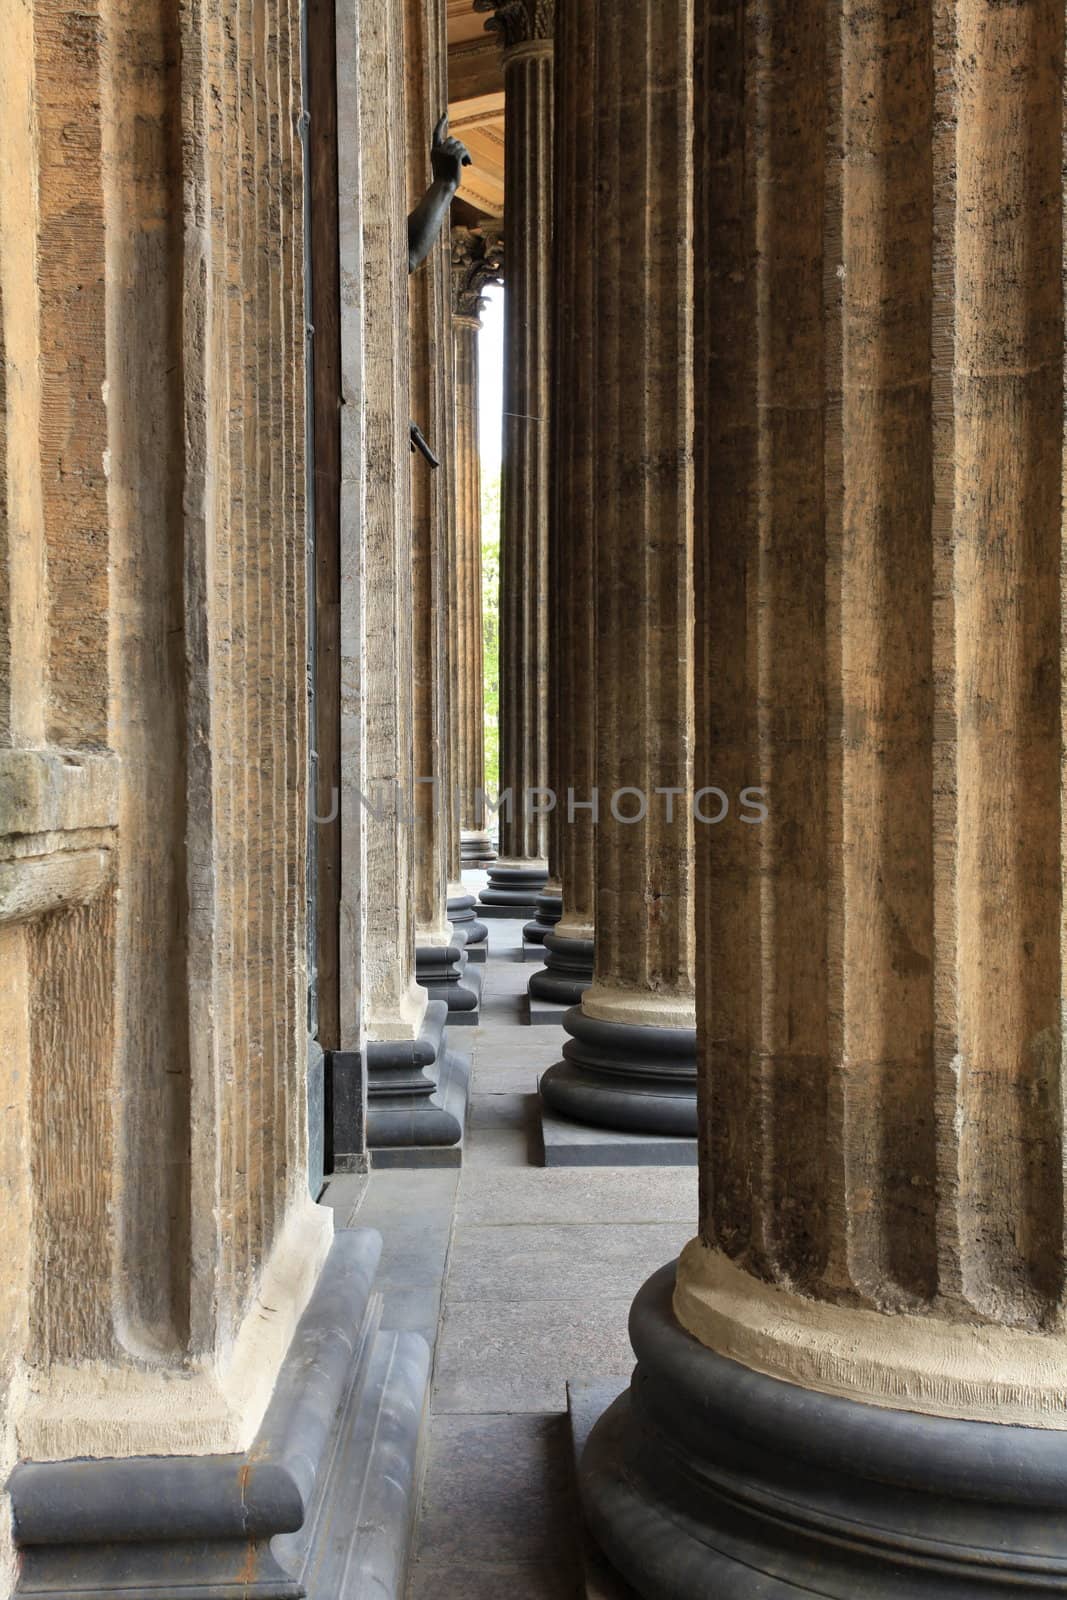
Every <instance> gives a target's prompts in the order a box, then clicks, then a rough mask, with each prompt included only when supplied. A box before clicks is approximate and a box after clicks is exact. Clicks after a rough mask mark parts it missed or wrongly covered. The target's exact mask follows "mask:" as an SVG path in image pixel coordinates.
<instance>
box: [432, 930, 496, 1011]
mask: <svg viewBox="0 0 1067 1600" xmlns="http://www.w3.org/2000/svg"><path fill="white" fill-rule="evenodd" d="M468 963H469V958H468V956H467V940H466V935H465V933H464V931H463V929H462V928H456V929H454V930H453V937H452V943H451V944H448V945H417V946H416V948H415V982H416V983H417V984H418V985H419V986H420V988H423V989H425V990H426V993H427V994H428V995H429V997H430V999H431V1000H443V1001H444V1003H445V1005H446V1006H447V1007H448V1020H449V1022H461V1021H462V1022H469V1023H471V1024H473V1025H475V1026H476V1025H477V1022H478V1008H479V1006H480V1005H481V999H482V974H481V972H479V971H478V970H477V969H476V968H472V967H469V964H468Z"/></svg>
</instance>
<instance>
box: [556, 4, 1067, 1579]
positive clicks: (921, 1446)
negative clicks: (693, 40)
mask: <svg viewBox="0 0 1067 1600" xmlns="http://www.w3.org/2000/svg"><path fill="white" fill-rule="evenodd" d="M699 12H700V17H701V29H700V34H701V45H702V50H701V52H700V55H699V57H698V63H699V65H698V92H697V103H698V104H699V105H700V106H701V107H702V108H703V112H704V116H705V118H706V121H705V124H704V127H703V128H702V129H701V131H700V133H699V134H698V137H697V140H696V149H697V151H698V152H701V154H702V160H703V163H704V166H703V171H702V174H701V186H700V192H699V204H698V210H697V223H698V231H697V260H698V262H699V263H700V268H701V270H700V282H699V296H698V331H697V351H698V367H697V370H698V373H699V382H698V392H699V396H700V407H699V409H700V418H699V427H698V441H699V461H700V474H699V491H698V507H699V513H698V516H699V540H698V547H699V562H698V579H697V596H698V602H699V616H698V640H699V668H698V684H699V697H700V705H701V711H700V715H699V716H698V720H697V727H698V730H699V738H700V740H701V748H700V751H699V757H700V760H701V764H702V765H703V766H704V767H705V770H706V771H711V770H713V771H714V776H715V778H716V780H717V781H718V782H719V783H721V785H722V787H723V788H724V789H727V790H731V789H732V788H733V786H734V785H736V784H739V783H753V784H759V785H764V784H765V785H766V786H767V794H766V802H765V803H766V808H767V817H766V820H765V821H764V822H763V823H762V825H761V826H758V827H746V826H744V824H743V821H742V820H741V819H740V818H739V817H735V816H734V815H731V817H730V818H729V819H728V820H727V822H726V823H724V825H723V827H722V828H720V829H715V830H711V829H709V830H707V831H706V833H702V838H701V852H700V857H699V879H698V905H699V920H698V929H699V935H698V948H699V956H700V962H699V966H698V971H699V973H700V975H701V992H700V1007H701V1041H702V1048H701V1074H702V1091H703V1100H702V1123H703V1157H702V1160H703V1169H704V1170H703V1180H704V1181H703V1183H702V1203H701V1216H700V1233H699V1237H698V1238H696V1239H694V1240H693V1242H692V1243H691V1244H690V1245H689V1246H688V1247H687V1248H686V1250H685V1252H684V1253H683V1255H682V1258H681V1261H680V1263H679V1264H678V1268H677V1275H675V1269H674V1268H673V1267H671V1268H668V1269H664V1271H663V1272H661V1273H660V1274H658V1275H657V1276H656V1277H655V1278H653V1279H652V1280H651V1281H650V1283H649V1284H648V1285H647V1286H646V1287H645V1289H644V1290H642V1292H641V1294H640V1295H639V1297H638V1300H637V1302H636V1304H635V1307H634V1310H633V1313H632V1317H631V1329H632V1333H633V1339H634V1344H635V1348H636V1351H637V1355H638V1368H637V1373H636V1376H635V1379H634V1383H633V1385H632V1386H631V1389H630V1391H629V1394H628V1396H626V1397H624V1398H623V1399H622V1400H621V1401H620V1402H619V1403H618V1404H617V1406H616V1407H614V1408H613V1409H612V1411H610V1412H609V1413H608V1415H607V1416H606V1417H605V1418H604V1419H603V1420H602V1421H601V1423H600V1424H599V1425H598V1428H597V1430H596V1431H595V1433H594V1435H593V1438H592V1441H591V1443H590V1446H589V1447H588V1449H587V1452H586V1455H585V1460H584V1465H583V1480H584V1493H585V1497H586V1504H587V1508H588V1511H589V1514H590V1516H591V1518H592V1521H593V1525H594V1527H595V1528H596V1530H597V1532H598V1534H599V1536H600V1537H601V1539H602V1540H603V1542H604V1544H605V1545H606V1547H607V1549H608V1551H609V1553H610V1554H611V1556H612V1558H613V1560H614V1561H615V1562H616V1563H617V1564H618V1565H619V1566H620V1567H622V1568H623V1569H624V1570H625V1571H626V1572H627V1574H628V1575H629V1576H630V1577H631V1579H632V1581H633V1583H634V1584H635V1586H636V1588H637V1590H638V1592H639V1593H641V1594H644V1595H648V1596H652V1595H657V1596H658V1595H662V1594H665V1593H669V1594H671V1595H673V1596H679V1597H687V1596H693V1597H695V1596H697V1595H705V1594H708V1593H711V1592H714V1593H723V1594H727V1593H728V1594H731V1595H736V1596H738V1597H744V1596H748V1595H751V1596H756V1595H767V1594H769V1593H773V1594H775V1595H781V1596H782V1597H783V1600H785V1597H787V1596H790V1595H797V1596H798V1597H799V1596H800V1595H804V1596H810V1595H813V1594H814V1595H825V1596H834V1597H845V1596H857V1595H860V1596H872V1597H873V1596H876V1597H878V1600H898V1597H899V1600H904V1597H907V1600H914V1597H916V1596H918V1597H925V1596H935V1595H936V1596H950V1595H951V1596H956V1595H959V1596H968V1597H970V1596H980V1595H993V1594H996V1595H1000V1594H1007V1593H1009V1592H1010V1593H1011V1594H1012V1595H1017V1594H1023V1595H1028V1596H1031V1595H1032V1596H1036V1595H1038V1594H1045V1593H1052V1592H1063V1591H1064V1590H1065V1589H1067V1533H1065V1528H1067V1523H1065V1520H1064V1515H1063V1509H1064V1502H1065V1496H1067V1411H1065V1409H1064V1405H1063V1394H1064V1391H1065V1386H1067V1347H1065V1345H1064V1341H1063V1334H1062V1329H1063V1324H1064V1312H1065V1288H1064V1285H1065V1259H1064V1229H1063V1210H1064V1180H1063V1151H1064V1112H1063V1098H1062V1093H1061V1082H1062V1061H1061V1054H1062V1008H1063V991H1064V983H1063V954H1062V948H1063V947H1062V910H1063V889H1062V884H1063V851H1064V845H1063V831H1062V828H1063V801H1062V769H1061V751H1062V740H1063V732H1062V717H1063V695H1062V682H1063V678H1062V672H1063V664H1064V645H1063V638H1064V635H1063V631H1062V628H1063V616H1064V603H1063V591H1062V585H1061V569H1060V557H1061V548H1062V539H1063V508H1062V499H1061V467H1062V461H1061V453H1062V439H1063V423H1064V395H1063V371H1062V357H1063V323H1064V315H1063V312H1064V306H1063V282H1062V278H1061V274H1060V263H1061V253H1062V238H1063V184H1062V175H1061V170H1060V150H1061V141H1062V134H1063V121H1064V116H1063V61H1064V55H1063V43H1064V40H1063V34H1064V18H1063V13H1062V9H1058V8H1055V7H1052V6H1037V7H1027V8H1018V7H1010V6H1009V7H1005V6H1003V5H999V4H996V3H992V0H960V3H958V4H957V5H955V6H954V7H953V8H952V9H951V11H950V12H949V11H946V10H944V9H943V8H936V7H934V6H932V5H930V4H927V3H918V0H917V3H914V4H909V5H906V6H904V7H901V6H898V5H896V4H889V3H886V0H879V3H876V4H873V5H868V6H864V7H856V8H850V10H849V12H848V13H847V16H846V26H845V27H844V29H843V30H841V31H840V32H839V31H837V29H836V28H834V29H832V30H831V29H830V28H829V20H830V19H829V18H828V15H827V13H826V11H825V8H821V7H819V6H818V5H815V4H808V3H806V0H805V3H803V4H800V5H798V6H796V7H792V8H789V9H781V10H776V11H775V12H774V13H773V15H770V14H768V13H767V12H766V11H765V10H764V8H763V7H762V5H756V4H752V5H749V4H744V3H738V4H732V5H730V6H729V7H727V8H723V7H721V6H712V5H710V4H708V5H704V4H702V5H701V6H700V7H699ZM712 760H713V761H714V769H712V768H711V762H712ZM668 1441H669V1444H668ZM668 1457H669V1464H668Z"/></svg>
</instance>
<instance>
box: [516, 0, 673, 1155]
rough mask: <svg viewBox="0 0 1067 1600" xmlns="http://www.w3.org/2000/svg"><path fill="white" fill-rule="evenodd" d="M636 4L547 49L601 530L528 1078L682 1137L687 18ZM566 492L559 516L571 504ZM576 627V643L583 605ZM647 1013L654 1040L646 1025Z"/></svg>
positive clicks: (601, 16) (588, 504)
mask: <svg viewBox="0 0 1067 1600" xmlns="http://www.w3.org/2000/svg"><path fill="white" fill-rule="evenodd" d="M640 15H641V28H642V29H643V30H644V32H643V33H642V37H644V38H646V46H645V48H643V49H641V50H639V51H635V50H634V48H633V31H634V27H635V22H636V14H631V13H630V12H627V13H626V14H625V15H623V13H621V12H619V11H611V10H610V9H609V8H605V7H598V5H597V4H596V3H595V0H588V3H587V4H581V5H576V6H575V7H574V8H573V14H570V15H569V16H568V27H569V29H570V30H571V33H570V37H571V38H572V40H578V39H579V38H587V39H588V38H592V40H594V41H595V43H593V44H589V43H588V42H587V43H586V44H585V45H584V47H579V48H578V49H577V50H576V51H575V52H574V53H573V55H571V56H567V57H563V56H561V58H560V61H559V73H560V106H561V108H562V109H563V111H564V112H565V114H566V115H568V116H569V118H571V119H572V125H571V126H570V127H569V129H568V144H567V146H566V147H565V149H566V156H565V161H566V164H567V165H568V168H569V167H570V163H571V162H572V161H574V160H576V159H579V160H580V163H581V171H582V172H583V174H584V176H585V178H586V182H587V184H588V186H589V188H590V189H591V191H592V193H593V194H594V195H595V196H596V201H595V205H593V209H592V215H591V219H590V220H591V230H592V239H591V244H590V247H589V252H588V253H589V254H590V256H591V257H592V263H593V265H592V269H591V279H592V281H591V284H590V281H589V279H588V278H585V277H583V275H582V273H583V271H584V269H583V268H582V266H581V264H580V262H579V261H578V258H577V253H576V252H575V253H572V254H571V255H570V256H569V258H568V257H566V255H565V252H564V251H563V247H562V244H559V245H558V248H559V250H560V255H561V270H563V271H564V272H565V273H567V274H568V283H567V289H568V291H571V289H572V282H571V279H573V280H575V281H574V283H573V292H574V294H575V295H576V298H577V302H578V307H579V311H581V310H582V309H585V308H586V307H587V308H588V318H587V320H588V321H589V322H590V323H591V327H592V333H591V334H590V335H589V339H590V342H591V350H592V356H593V360H592V365H591V373H592V376H591V377H590V378H589V379H588V384H589V385H590V386H591V387H589V388H587V389H586V390H585V391H582V390H581V389H580V388H579V389H578V390H577V392H576V390H575V387H574V384H573V383H572V385H571V401H572V403H573V402H574V401H575V399H576V393H577V397H578V398H579V400H580V402H581V403H584V404H585V406H586V408H587V412H591V415H588V414H587V415H585V416H583V417H581V418H580V422H581V424H588V423H590V422H591V424H592V431H591V434H590V435H588V437H589V439H590V442H591V445H592V465H591V466H590V467H589V468H588V469H587V468H586V465H585V463H584V461H582V460H581V459H580V458H579V459H577V460H575V459H574V458H575V456H577V453H578V451H579V449H580V446H579V445H578V444H577V443H575V441H574V438H573V437H571V439H570V442H569V444H568V445H567V446H566V448H565V449H564V447H563V446H562V430H561V435H560V442H561V450H563V463H562V464H563V465H564V469H565V472H566V475H567V482H568V484H569V482H570V481H571V476H572V475H576V479H577V493H578V513H577V514H578V516H579V518H580V517H581V516H582V515H583V511H584V514H585V515H586V517H587V518H589V517H591V518H592V520H593V526H594V529H595V540H594V542H595V555H594V559H593V561H592V579H593V581H594V582H595V605H594V607H593V609H594V611H595V674H594V676H595V697H596V701H595V713H591V712H586V714H585V718H584V720H583V725H582V727H581V728H580V731H579V734H578V736H577V737H576V738H575V740H574V742H573V743H572V744H571V745H570V748H569V750H568V755H567V760H568V763H569V764H570V766H571V769H572V770H573V769H574V766H575V764H577V767H578V769H579V771H580V770H581V769H582V768H583V766H585V765H586V764H587V763H588V757H589V741H590V739H591V738H592V735H593V728H594V717H595V757H596V764H595V779H596V788H597V790H598V792H599V793H598V812H597V817H596V826H595V828H593V829H591V830H590V831H591V832H592V833H593V834H594V837H595V862H596V886H595V902H596V903H595V924H596V945H595V959H594V972H593V982H592V985H591V986H589V987H586V988H585V989H584V992H583V993H582V995H581V1001H580V1007H581V1009H580V1013H578V1012H577V1011H576V1012H575V1013H574V1026H573V1027H572V1028H570V1029H569V1031H571V1032H572V1033H573V1034H574V1038H573V1039H572V1041H571V1043H569V1044H568V1045H567V1047H566V1049H565V1052H564V1054H565V1056H566V1057H567V1060H566V1061H565V1062H561V1063H560V1064H559V1065H558V1066H556V1067H553V1068H551V1069H550V1070H549V1071H548V1072H547V1073H546V1074H545V1077H544V1079H543V1080H542V1085H541V1092H542V1094H543V1096H544V1098H545V1101H546V1104H547V1105H548V1106H550V1107H551V1109H552V1110H554V1111H556V1112H559V1113H560V1114H561V1115H563V1116H572V1117H578V1118H580V1119H581V1120H582V1121H586V1122H591V1123H595V1122H597V1121H598V1120H599V1121H601V1122H602V1125H604V1126H607V1127H613V1128H624V1129H626V1130H628V1131H633V1132H640V1131H647V1132H650V1133H664V1132H667V1133H676V1134H685V1135H687V1136H692V1135H695V1132H696V1067H695V1053H696V1038H695V1022H696V1015H695V989H694V913H693V905H692V884H691V872H692V857H693V817H692V811H691V808H690V805H689V803H688V802H689V798H690V780H691V773H692V726H693V664H692V651H691V648H690V639H691V631H692V615H693V611H692V519H693V506H692V496H693V473H692V425H693V413H692V347H691V340H692V328H691V297H692V260H691V254H690V249H689V239H690V236H691V226H692V196H691V192H690V191H691V181H692V152H691V135H692V86H691V67H690V62H689V58H688V55H687V53H686V52H687V46H688V40H689V36H690V32H691V22H690V21H689V20H688V12H687V11H686V8H685V5H684V3H683V4H678V5H672V6H668V7H667V8H666V9H664V8H662V7H654V8H653V7H651V6H642V7H641V8H640ZM572 75H573V81H571V79H572ZM590 82H592V83H593V84H594V85H595V90H594V92H593V93H592V94H590V91H589V85H590ZM590 101H591V102H592V105H593V108H594V109H593V111H592V113H590V112H589V111H588V110H587V109H586V107H587V105H588V104H589V102H590ZM635 128H641V129H642V130H643V133H642V135H641V137H640V138H638V139H634V138H633V134H632V130H633V129H635ZM586 152H589V153H588V154H587V153H586ZM621 172H625V173H626V175H627V176H626V181H625V182H621V181H620V180H619V174H620V173H621ZM572 181H573V179H572ZM653 190H654V192H655V203H654V204H652V203H651V201H650V196H651V195H652V193H653ZM561 210H562V203H561ZM583 293H584V295H585V296H586V300H585V302H584V305H583ZM561 314H562V313H561ZM638 329H640V330H641V333H640V336H638V334H637V331H636V330H638ZM594 397H595V400H594ZM594 404H595V409H594ZM572 420H573V423H574V425H573V426H572V427H571V428H570V429H569V430H568V432H569V434H570V435H572V436H573V435H575V434H577V433H578V432H579V431H580V426H579V419H577V418H575V419H572ZM586 470H588V472H589V474H590V477H589V480H588V487H586V479H585V477H584V476H583V474H584V473H585V472H586ZM563 492H564V491H563V490H562V489H561V491H560V493H561V499H560V502H559V509H558V512H557V515H558V516H563V515H565V514H569V506H567V507H565V502H563V500H562V495H563ZM561 538H562V533H561ZM585 538H586V541H587V542H588V540H589V531H588V525H587V526H586V530H585ZM581 540H582V533H581V531H579V534H578V547H579V555H578V564H579V585H581V584H582V583H583V582H584V583H586V584H588V583H589V582H590V575H589V574H588V573H587V572H583V570H582V561H583V551H582V545H581ZM584 556H585V558H586V559H588V557H589V551H588V550H586V551H585V552H584ZM561 561H562V556H561ZM561 580H562V574H561ZM571 624H572V627H573V628H574V629H575V630H576V632H577V653H578V655H579V656H580V655H581V651H582V629H583V627H584V628H588V627H589V626H590V624H589V621H588V617H586V618H584V619H579V618H577V617H573V616H572V618H571ZM569 631H570V630H568V632H569ZM561 715H562V708H561ZM666 791H671V793H670V794H667V793H666ZM576 798H579V797H577V796H576ZM580 798H581V799H582V800H588V799H590V798H592V797H591V796H588V795H582V796H581V797H580ZM575 869H577V870H578V872H579V878H577V879H576V880H575V881H576V884H577V883H578V882H580V881H581V879H580V874H581V871H582V864H581V863H580V862H579V861H578V860H577V859H576V858H575V857H574V856H573V855H572V857H571V870H572V873H573V872H574V870H575ZM586 886H587V880H586ZM578 892H579V894H580V893H581V890H580V889H579V890H578ZM563 926H564V925H563V924H562V923H561V927H563ZM657 1029H658V1030H661V1031H662V1033H663V1045H662V1048H658V1047H656V1046H655V1045H652V1044H650V1043H649V1041H650V1039H651V1037H652V1035H653V1033H654V1032H655V1030H657ZM592 1036H595V1038H592ZM684 1036H687V1037H688V1038H689V1040H690V1041H691V1048H690V1049H689V1052H688V1055H689V1059H688V1060H687V1061H686V1062H684V1063H683V1061H682V1060H681V1057H680V1054H679V1045H680V1041H681V1040H682V1039H683V1037H684ZM591 1038H592V1042H591ZM613 1041H614V1042H613ZM598 1107H599V1110H598Z"/></svg>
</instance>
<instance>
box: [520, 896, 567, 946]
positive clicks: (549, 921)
mask: <svg viewBox="0 0 1067 1600" xmlns="http://www.w3.org/2000/svg"><path fill="white" fill-rule="evenodd" d="M536 905H537V915H536V916H535V917H534V919H533V921H532V922H528V923H527V924H526V926H525V928H523V930H522V936H523V938H524V939H528V940H529V941H530V943H531V944H544V942H545V939H546V938H547V937H548V935H549V934H550V933H551V932H552V929H553V928H554V927H555V926H556V923H557V922H558V921H559V919H560V917H562V915H563V896H562V894H556V893H555V892H554V891H553V890H551V889H542V890H541V893H540V894H539V895H538V896H537V900H536Z"/></svg>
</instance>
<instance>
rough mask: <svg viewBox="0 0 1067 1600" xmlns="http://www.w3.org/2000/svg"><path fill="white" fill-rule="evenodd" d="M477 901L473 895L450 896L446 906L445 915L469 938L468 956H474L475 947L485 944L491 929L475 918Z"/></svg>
mask: <svg viewBox="0 0 1067 1600" xmlns="http://www.w3.org/2000/svg"><path fill="white" fill-rule="evenodd" d="M477 905H478V902H477V900H476V899H475V897H474V895H472V894H456V895H450V896H449V898H448V900H447V902H446V904H445V915H446V916H447V918H448V920H449V922H450V923H451V924H452V926H453V927H454V928H462V929H463V932H464V933H465V934H466V937H467V954H468V955H469V956H473V955H474V946H476V945H480V944H484V943H485V941H486V940H487V939H488V937H489V929H488V928H487V927H486V925H485V923H484V922H479V921H478V919H477V917H476V916H475V909H476V907H477Z"/></svg>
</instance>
